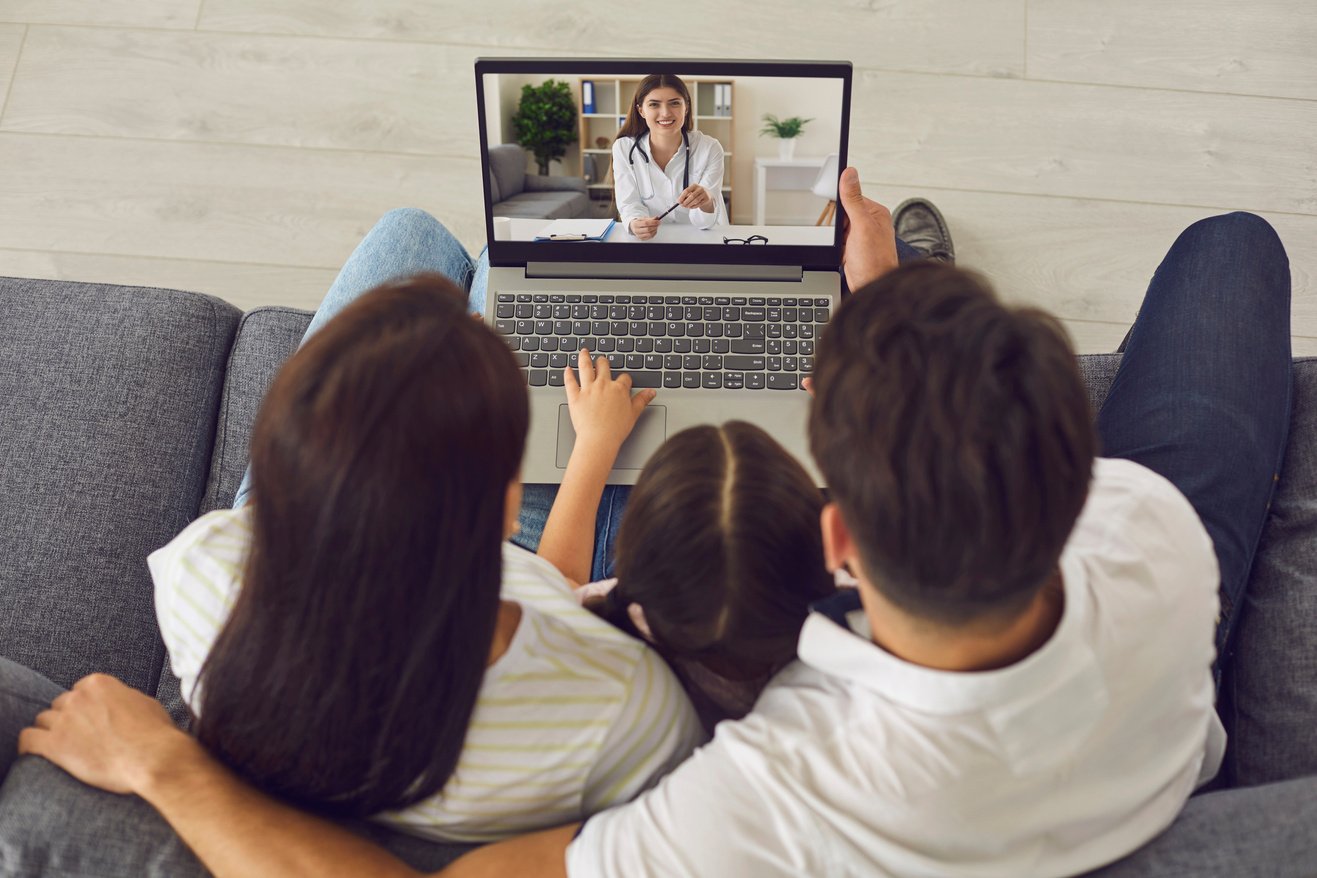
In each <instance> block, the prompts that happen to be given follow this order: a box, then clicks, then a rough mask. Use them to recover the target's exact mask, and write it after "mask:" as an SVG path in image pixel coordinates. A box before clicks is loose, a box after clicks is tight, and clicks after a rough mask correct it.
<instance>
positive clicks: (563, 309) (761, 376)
mask: <svg viewBox="0 0 1317 878" xmlns="http://www.w3.org/2000/svg"><path fill="white" fill-rule="evenodd" d="M494 307H495V309H496V311H495V319H494V327H495V329H496V330H497V331H498V332H499V333H501V334H502V335H503V337H504V339H506V340H507V342H508V344H509V345H510V346H511V347H512V350H513V351H515V352H516V357H517V362H518V364H520V366H521V369H522V371H523V372H524V373H525V375H526V383H527V384H529V385H530V386H532V387H545V386H548V387H561V386H562V384H563V371H562V370H563V368H564V367H566V366H568V365H571V366H572V367H573V368H575V364H576V353H577V351H579V350H580V349H581V348H583V347H584V348H588V349H589V350H590V353H591V354H593V355H596V356H601V357H607V359H608V365H609V367H610V369H611V370H612V371H613V373H614V374H617V373H620V372H625V373H626V374H628V375H630V376H631V383H632V386H633V387H664V388H687V389H692V390H697V389H704V390H718V389H726V390H798V389H802V388H801V386H800V382H801V379H803V378H804V377H805V376H807V375H809V373H810V372H812V371H813V369H814V346H815V344H816V343H817V341H818V337H819V335H820V334H821V333H822V331H823V327H824V325H826V324H827V322H828V317H829V309H830V307H831V300H829V299H827V298H815V297H791V296H759V297H755V296H752V297H748V298H738V299H735V300H733V299H731V298H730V297H727V296H661V295H606V294H593V293H581V294H573V293H498V294H497V296H496V297H495V303H494Z"/></svg>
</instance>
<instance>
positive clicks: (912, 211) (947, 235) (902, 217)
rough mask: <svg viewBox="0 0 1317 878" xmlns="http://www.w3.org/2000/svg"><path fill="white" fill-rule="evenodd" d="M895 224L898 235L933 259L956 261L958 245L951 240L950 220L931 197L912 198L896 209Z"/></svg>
mask: <svg viewBox="0 0 1317 878" xmlns="http://www.w3.org/2000/svg"><path fill="white" fill-rule="evenodd" d="M892 227H893V228H894V229H895V230H896V237H898V238H900V239H901V240H902V241H905V242H906V243H907V244H909V245H910V246H911V247H914V248H915V249H916V250H918V251H919V252H920V253H923V254H924V255H925V256H927V257H928V258H929V259H936V260H938V261H939V262H947V263H954V262H955V261H956V248H955V245H953V244H952V243H951V232H950V231H948V229H947V221H946V220H944V219H943V218H942V214H941V212H940V211H938V209H937V208H936V207H934V206H933V203H932V202H931V201H928V200H927V199H924V198H910V199H907V200H905V201H902V202H901V204H900V206H899V207H897V208H896V210H894V211H892Z"/></svg>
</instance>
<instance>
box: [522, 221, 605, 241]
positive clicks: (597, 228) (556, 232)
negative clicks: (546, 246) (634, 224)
mask: <svg viewBox="0 0 1317 878" xmlns="http://www.w3.org/2000/svg"><path fill="white" fill-rule="evenodd" d="M615 225H617V220H613V219H609V220H595V219H560V220H554V221H553V222H551V223H549V224H548V225H547V226H545V227H544V228H543V229H541V230H540V233H539V234H538V235H536V236H535V240H536V241H537V242H538V241H603V240H605V239H606V238H607V237H608V235H609V233H610V232H612V231H613V226H615Z"/></svg>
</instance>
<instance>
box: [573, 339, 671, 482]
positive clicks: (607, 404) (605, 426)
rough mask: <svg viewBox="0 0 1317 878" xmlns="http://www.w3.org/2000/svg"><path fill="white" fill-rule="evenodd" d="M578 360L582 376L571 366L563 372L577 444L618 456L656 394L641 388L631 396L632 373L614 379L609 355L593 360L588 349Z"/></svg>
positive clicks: (584, 447) (578, 369) (580, 446)
mask: <svg viewBox="0 0 1317 878" xmlns="http://www.w3.org/2000/svg"><path fill="white" fill-rule="evenodd" d="M576 359H577V371H578V372H579V373H580V378H579V379H578V378H577V377H576V372H573V371H572V368H571V367H570V366H569V367H567V368H566V369H565V370H564V374H563V385H564V386H565V387H566V389H567V410H568V411H569V412H570V413H571V416H572V427H573V428H574V429H575V430H576V447H577V448H581V449H583V450H588V451H590V452H592V453H602V454H610V455H616V454H617V450H618V449H619V448H621V447H622V443H623V442H625V441H626V437H627V436H629V435H631V430H632V428H633V427H635V425H636V419H637V418H639V417H640V413H641V412H643V411H644V410H645V406H647V405H649V403H650V401H651V400H652V399H653V398H654V397H655V396H656V395H657V393H656V391H653V390H642V391H640V392H639V393H637V394H636V395H635V396H632V395H631V376H630V375H627V374H625V373H623V374H622V375H620V376H618V377H617V378H616V379H614V378H613V377H612V371H611V370H610V369H609V366H608V360H607V358H605V357H600V358H599V359H598V361H597V362H592V361H591V359H590V352H589V351H587V350H586V349H585V348H582V349H581V352H580V354H579V355H578V356H577V358H576ZM610 466H611V461H610Z"/></svg>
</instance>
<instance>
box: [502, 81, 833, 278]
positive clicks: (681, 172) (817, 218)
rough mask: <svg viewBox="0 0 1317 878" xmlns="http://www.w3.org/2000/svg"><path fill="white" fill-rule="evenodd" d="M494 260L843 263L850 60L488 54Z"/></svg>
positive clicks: (828, 265) (508, 262)
mask: <svg viewBox="0 0 1317 878" xmlns="http://www.w3.org/2000/svg"><path fill="white" fill-rule="evenodd" d="M476 85H477V89H476V91H477V105H478V107H479V113H480V143H481V162H482V170H483V172H484V194H485V225H486V233H487V239H488V241H489V244H490V262H491V263H492V264H494V265H520V264H525V263H528V262H578V263H579V262H588V263H598V262H613V263H678V262H684V263H696V264H728V265H738V264H745V265H752V264H769V265H800V266H803V267H805V268H814V269H818V268H825V269H831V270H836V268H837V266H838V264H839V262H840V255H841V213H840V211H839V209H838V208H837V205H836V201H835V200H836V191H837V177H838V175H839V174H840V172H841V169H842V168H844V167H846V147H847V139H848V131H849V123H850V89H851V65H850V63H849V62H778V61H773V62H769V61H685V60H677V59H666V60H652V59H650V60H571V59H562V58H559V59H527V58H505V59H496V58H485V59H480V60H478V61H477V62H476Z"/></svg>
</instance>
